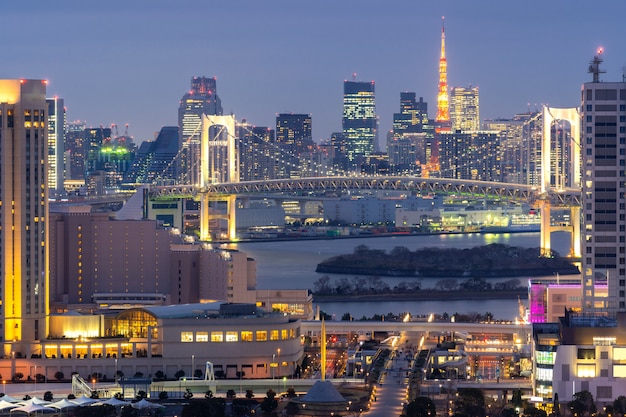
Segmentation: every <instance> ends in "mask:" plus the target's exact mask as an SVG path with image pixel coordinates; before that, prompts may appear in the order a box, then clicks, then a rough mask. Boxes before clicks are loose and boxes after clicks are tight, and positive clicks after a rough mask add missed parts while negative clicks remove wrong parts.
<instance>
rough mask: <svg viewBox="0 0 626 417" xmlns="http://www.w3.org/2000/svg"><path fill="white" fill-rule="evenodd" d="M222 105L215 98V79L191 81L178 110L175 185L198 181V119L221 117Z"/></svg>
mask: <svg viewBox="0 0 626 417" xmlns="http://www.w3.org/2000/svg"><path fill="white" fill-rule="evenodd" d="M222 112H223V110H222V102H221V100H220V98H219V96H218V95H217V79H216V78H215V77H212V78H209V77H193V78H192V79H191V89H190V90H189V91H188V92H187V93H185V95H184V96H183V98H182V99H181V100H180V106H179V107H178V128H179V133H178V135H179V136H178V137H179V145H178V148H179V149H180V152H181V154H180V158H179V163H178V167H177V170H178V173H177V176H178V181H179V182H180V183H183V184H198V183H199V181H200V141H201V133H202V115H203V114H206V115H217V116H221V115H222Z"/></svg>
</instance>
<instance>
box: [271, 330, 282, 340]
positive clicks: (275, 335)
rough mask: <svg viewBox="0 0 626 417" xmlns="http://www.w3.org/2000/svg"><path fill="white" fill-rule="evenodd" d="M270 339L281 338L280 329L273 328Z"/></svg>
mask: <svg viewBox="0 0 626 417" xmlns="http://www.w3.org/2000/svg"><path fill="white" fill-rule="evenodd" d="M270 340H280V339H279V338H278V330H272V331H271V332H270Z"/></svg>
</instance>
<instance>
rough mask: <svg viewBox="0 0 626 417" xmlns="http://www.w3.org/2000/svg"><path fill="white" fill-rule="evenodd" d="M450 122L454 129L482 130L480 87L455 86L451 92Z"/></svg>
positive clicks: (454, 130)
mask: <svg viewBox="0 0 626 417" xmlns="http://www.w3.org/2000/svg"><path fill="white" fill-rule="evenodd" d="M450 123H451V125H452V131H453V132H456V131H457V130H461V131H464V132H474V131H477V130H480V106H479V102H478V87H472V86H471V85H470V86H469V87H468V88H465V87H453V88H452V90H451V92H450Z"/></svg>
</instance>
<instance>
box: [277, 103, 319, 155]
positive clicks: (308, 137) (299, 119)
mask: <svg viewBox="0 0 626 417" xmlns="http://www.w3.org/2000/svg"><path fill="white" fill-rule="evenodd" d="M276 144H278V146H280V147H281V149H283V150H284V151H285V152H287V153H289V154H291V155H295V156H300V155H302V154H303V153H305V152H310V151H311V150H312V148H313V146H314V145H315V144H314V143H313V130H312V122H311V115H310V114H294V113H280V114H279V115H277V116H276Z"/></svg>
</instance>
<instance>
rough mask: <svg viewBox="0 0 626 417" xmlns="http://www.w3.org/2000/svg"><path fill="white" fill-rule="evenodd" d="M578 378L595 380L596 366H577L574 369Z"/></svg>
mask: <svg viewBox="0 0 626 417" xmlns="http://www.w3.org/2000/svg"><path fill="white" fill-rule="evenodd" d="M576 376H577V377H578V378H595V377H596V366H595V365H594V364H579V365H578V367H577V368H576Z"/></svg>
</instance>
